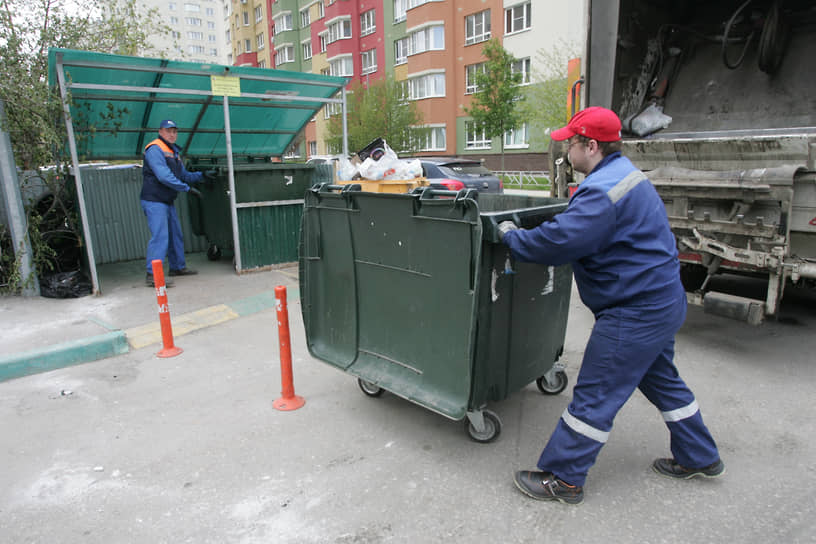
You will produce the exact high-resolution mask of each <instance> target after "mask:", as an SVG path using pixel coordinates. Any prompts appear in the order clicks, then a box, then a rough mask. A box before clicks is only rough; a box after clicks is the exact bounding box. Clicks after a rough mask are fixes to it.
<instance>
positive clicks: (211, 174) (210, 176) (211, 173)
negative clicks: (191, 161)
mask: <svg viewBox="0 0 816 544" xmlns="http://www.w3.org/2000/svg"><path fill="white" fill-rule="evenodd" d="M217 176H218V169H217V168H212V169H210V170H207V171H206V172H204V179H206V180H207V181H215V178H216V177H217Z"/></svg>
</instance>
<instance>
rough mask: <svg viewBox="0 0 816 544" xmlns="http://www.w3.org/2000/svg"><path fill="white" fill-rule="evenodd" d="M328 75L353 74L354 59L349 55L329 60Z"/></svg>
mask: <svg viewBox="0 0 816 544" xmlns="http://www.w3.org/2000/svg"><path fill="white" fill-rule="evenodd" d="M329 75H332V76H353V75H354V61H353V60H352V58H351V55H346V56H344V57H341V58H338V59H335V60H331V61H329Z"/></svg>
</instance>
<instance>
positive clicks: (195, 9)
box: [184, 3, 201, 13]
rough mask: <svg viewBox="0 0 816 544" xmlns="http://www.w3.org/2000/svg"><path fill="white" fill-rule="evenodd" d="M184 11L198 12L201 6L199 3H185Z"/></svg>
mask: <svg viewBox="0 0 816 544" xmlns="http://www.w3.org/2000/svg"><path fill="white" fill-rule="evenodd" d="M184 11H189V12H192V13H198V12H199V11H201V6H200V5H199V4H190V3H187V4H184Z"/></svg>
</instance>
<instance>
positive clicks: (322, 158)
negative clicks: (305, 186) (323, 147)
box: [306, 155, 340, 164]
mask: <svg viewBox="0 0 816 544" xmlns="http://www.w3.org/2000/svg"><path fill="white" fill-rule="evenodd" d="M338 160H340V155H312V156H311V157H309V159H308V160H307V161H306V164H326V163H329V164H333V163H334V162H336V161H338Z"/></svg>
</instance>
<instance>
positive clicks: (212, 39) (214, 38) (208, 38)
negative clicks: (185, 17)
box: [207, 34, 218, 42]
mask: <svg viewBox="0 0 816 544" xmlns="http://www.w3.org/2000/svg"><path fill="white" fill-rule="evenodd" d="M207 41H208V42H215V41H218V38H216V37H215V34H208V35H207Z"/></svg>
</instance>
